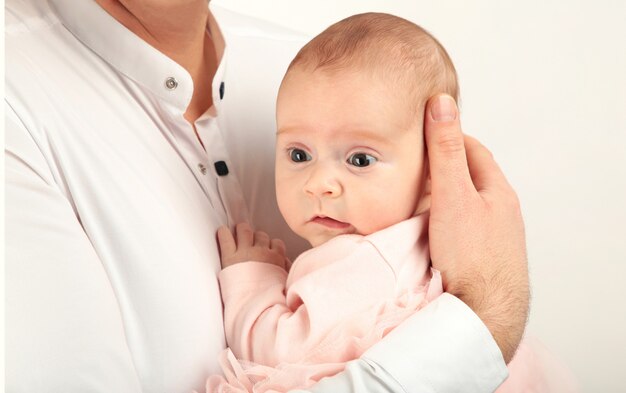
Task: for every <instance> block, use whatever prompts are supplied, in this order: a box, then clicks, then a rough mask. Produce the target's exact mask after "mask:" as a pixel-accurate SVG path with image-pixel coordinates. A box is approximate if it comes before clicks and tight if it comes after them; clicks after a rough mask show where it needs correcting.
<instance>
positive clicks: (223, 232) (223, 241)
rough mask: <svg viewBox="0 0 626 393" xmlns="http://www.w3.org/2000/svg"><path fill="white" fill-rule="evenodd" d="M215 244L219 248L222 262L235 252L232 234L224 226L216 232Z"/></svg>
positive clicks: (235, 245) (235, 246) (235, 247)
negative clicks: (216, 243)
mask: <svg viewBox="0 0 626 393" xmlns="http://www.w3.org/2000/svg"><path fill="white" fill-rule="evenodd" d="M217 242H218V244H219V246H220V256H221V258H222V260H223V259H224V258H225V257H226V256H228V255H232V254H234V253H235V251H237V244H236V243H235V238H234V237H233V233H232V232H231V231H230V229H228V228H227V227H225V226H221V227H219V228H218V230H217Z"/></svg>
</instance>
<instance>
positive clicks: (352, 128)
mask: <svg viewBox="0 0 626 393" xmlns="http://www.w3.org/2000/svg"><path fill="white" fill-rule="evenodd" d="M458 91H459V89H458V84H457V77H456V71H455V69H454V66H453V64H452V62H451V60H450V58H449V56H448V54H447V53H446V51H445V49H444V48H443V47H442V46H441V45H440V44H439V42H437V40H436V39H434V38H433V37H432V36H431V35H430V34H428V33H427V32H426V31H424V30H423V29H421V28H420V27H418V26H416V25H415V24H413V23H411V22H409V21H406V20H404V19H401V18H398V17H395V16H391V15H386V14H375V13H368V14H362V15H356V16H352V17H349V18H347V19H344V20H342V21H340V22H338V23H336V24H334V25H333V26H331V27H329V28H328V29H327V30H325V31H324V32H322V33H321V34H320V35H318V36H317V37H315V38H314V39H313V40H312V41H311V42H309V43H308V44H307V45H306V46H304V47H303V48H302V49H301V50H300V52H299V53H298V55H297V56H296V57H295V59H294V60H293V61H292V63H291V65H290V66H289V69H288V70H287V73H286V75H285V77H284V79H283V82H282V85H281V87H280V91H279V95H278V102H277V125H278V132H277V141H276V192H277V198H278V204H279V207H280V211H281V213H282V215H283V216H284V218H285V220H286V221H287V223H288V224H289V226H290V227H291V229H292V230H293V231H294V232H295V233H297V234H298V235H300V236H301V237H303V238H305V239H306V240H308V241H309V242H310V243H311V245H312V246H313V248H312V249H311V250H309V251H307V252H305V253H303V254H302V255H300V256H299V257H298V258H297V259H296V261H295V262H294V263H293V265H292V266H291V267H289V263H288V261H287V259H286V257H285V246H284V244H283V242H282V241H280V240H277V239H270V238H269V236H268V235H267V234H265V233H263V232H253V230H252V229H251V228H250V226H249V225H247V224H239V225H237V227H236V230H235V236H233V234H232V233H231V232H230V230H228V229H227V228H220V230H219V231H218V240H219V244H220V248H221V256H222V265H223V268H224V269H223V270H222V272H221V273H220V275H219V280H220V285H221V291H222V297H223V302H224V318H225V330H226V339H227V342H228V345H229V346H230V350H227V351H226V352H225V353H224V354H223V356H222V359H221V364H222V367H223V369H224V373H225V376H226V378H225V379H224V378H222V377H211V378H210V379H209V381H208V383H207V392H231V391H241V392H252V391H254V392H268V391H280V392H286V391H289V390H291V389H295V388H306V387H308V386H310V385H312V384H314V383H315V382H317V381H318V380H320V379H321V378H323V377H326V376H330V375H333V374H336V373H338V372H340V371H341V370H343V368H344V366H345V363H346V362H348V361H350V360H353V359H356V358H358V357H359V356H361V355H362V354H363V353H364V352H365V351H366V350H367V349H368V348H370V347H371V346H372V345H373V344H375V343H376V342H378V341H380V340H381V339H382V338H383V337H384V336H385V335H386V334H387V333H388V332H389V331H390V330H392V329H393V328H394V327H396V326H398V325H399V324H400V323H401V322H402V321H404V320H405V319H406V318H407V317H409V316H411V315H412V314H414V313H415V312H418V311H419V310H420V309H421V308H422V307H424V306H425V305H426V304H427V303H428V302H429V301H431V300H433V299H434V298H436V297H437V296H438V295H440V294H441V293H442V281H441V275H440V274H439V272H438V271H436V270H434V269H432V268H431V267H430V261H429V255H428V239H427V233H428V209H429V196H430V195H429V175H428V166H427V160H426V159H425V154H426V153H425V145H424V137H423V133H422V124H423V113H424V106H425V103H426V100H427V99H428V98H429V97H431V96H433V95H435V94H438V93H446V94H449V95H450V96H452V97H454V98H455V99H457V98H458ZM532 374H533V373H532V372H529V373H527V375H526V374H525V375H524V377H522V379H523V381H521V382H518V385H515V386H510V387H509V388H508V390H506V389H507V387H506V386H503V387H502V388H501V389H505V391H524V389H522V387H523V386H522V385H524V386H527V387H528V386H530V384H531V383H534V381H533V378H526V377H527V376H530V375H532ZM505 385H506V384H505ZM541 391H544V390H541ZM559 391H562V390H559Z"/></svg>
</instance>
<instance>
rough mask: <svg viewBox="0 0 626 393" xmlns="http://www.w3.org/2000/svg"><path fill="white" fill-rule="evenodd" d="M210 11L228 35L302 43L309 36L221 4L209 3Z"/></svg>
mask: <svg viewBox="0 0 626 393" xmlns="http://www.w3.org/2000/svg"><path fill="white" fill-rule="evenodd" d="M211 12H212V13H213V15H214V16H215V18H216V19H217V21H218V23H219V25H220V29H221V30H222V33H223V34H227V35H229V36H239V37H244V36H247V37H253V38H257V39H267V40H276V41H282V42H288V41H294V42H297V43H304V41H306V40H308V39H309V38H310V36H308V35H307V34H304V33H302V32H298V31H295V30H291V29H288V28H286V27H284V26H280V25H277V24H274V23H272V22H269V21H266V20H263V19H259V18H255V17H253V16H250V15H245V14H242V13H240V12H237V11H233V10H229V9H227V8H224V7H221V6H217V5H211Z"/></svg>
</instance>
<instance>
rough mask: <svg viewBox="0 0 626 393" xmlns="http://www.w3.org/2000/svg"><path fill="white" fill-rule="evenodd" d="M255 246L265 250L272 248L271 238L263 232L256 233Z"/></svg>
mask: <svg viewBox="0 0 626 393" xmlns="http://www.w3.org/2000/svg"><path fill="white" fill-rule="evenodd" d="M254 245H255V246H258V247H263V248H270V237H269V235H268V234H267V233H265V232H262V231H256V232H254Z"/></svg>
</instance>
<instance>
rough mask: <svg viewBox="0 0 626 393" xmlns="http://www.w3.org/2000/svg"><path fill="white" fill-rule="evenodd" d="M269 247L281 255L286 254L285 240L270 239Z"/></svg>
mask: <svg viewBox="0 0 626 393" xmlns="http://www.w3.org/2000/svg"><path fill="white" fill-rule="evenodd" d="M270 249H272V250H274V251H276V252H278V253H280V254H281V255H283V256H284V255H286V254H287V247H285V242H283V241H282V240H280V239H272V242H271V244H270Z"/></svg>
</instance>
